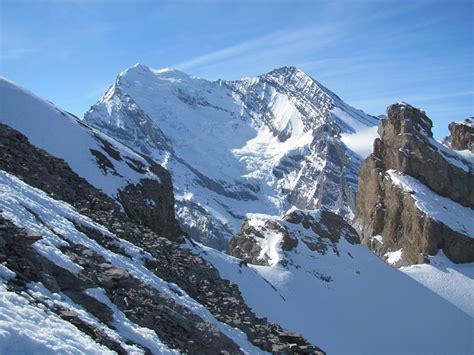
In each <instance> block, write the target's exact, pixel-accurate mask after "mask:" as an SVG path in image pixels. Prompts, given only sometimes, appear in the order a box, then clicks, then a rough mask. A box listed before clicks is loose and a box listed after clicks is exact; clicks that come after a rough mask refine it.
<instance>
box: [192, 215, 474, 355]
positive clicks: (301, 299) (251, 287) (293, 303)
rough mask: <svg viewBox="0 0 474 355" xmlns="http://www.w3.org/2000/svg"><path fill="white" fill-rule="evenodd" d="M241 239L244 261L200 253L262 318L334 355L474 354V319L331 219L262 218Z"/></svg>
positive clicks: (249, 222) (209, 251) (207, 250)
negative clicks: (283, 327) (239, 291)
mask: <svg viewBox="0 0 474 355" xmlns="http://www.w3.org/2000/svg"><path fill="white" fill-rule="evenodd" d="M234 238H236V239H238V241H237V242H236V243H233V240H231V242H230V243H231V252H232V246H234V247H235V248H236V249H234V254H236V255H238V256H239V259H237V258H234V257H232V256H229V255H226V254H224V253H221V252H218V251H216V250H214V249H211V248H208V247H205V246H202V245H199V246H194V247H193V250H194V251H195V252H200V253H201V255H202V256H203V257H204V258H206V259H207V260H208V261H210V262H211V263H213V265H215V266H216V267H217V268H218V269H219V271H220V273H221V275H222V276H223V277H224V278H227V279H229V280H231V281H233V282H235V283H236V284H238V285H239V288H240V289H241V290H242V293H243V296H244V298H245V300H246V302H247V303H248V304H249V305H250V306H251V307H252V308H253V309H254V311H255V312H256V313H257V314H259V315H261V316H266V317H268V318H269V319H270V320H272V321H274V322H278V323H280V324H283V325H285V326H286V327H291V328H292V329H295V330H297V331H299V332H301V333H302V334H303V335H304V336H305V337H306V338H307V339H309V340H310V341H312V342H317V343H318V344H321V347H322V348H324V349H325V350H326V351H327V352H328V353H329V354H331V353H334V354H381V353H384V354H448V353H449V354H451V353H456V354H470V353H472V351H473V349H474V343H473V339H472V332H473V318H472V317H471V316H469V315H468V314H466V313H464V312H463V311H462V310H460V309H458V308H456V307H454V306H453V305H452V304H450V303H448V302H447V301H446V300H444V299H443V298H441V297H439V296H438V295H436V294H434V293H432V292H431V291H430V290H428V289H427V288H425V287H424V286H422V285H420V284H419V283H418V282H416V281H414V280H412V279H411V278H409V277H407V276H406V275H404V274H403V273H401V272H400V271H398V270H397V269H394V268H392V267H391V266H389V265H387V264H384V263H382V262H381V261H380V259H379V258H377V256H375V255H374V254H373V253H371V251H370V250H368V249H367V248H366V247H364V246H363V245H360V244H358V243H359V241H358V238H357V233H356V232H355V230H354V229H352V227H350V226H349V225H348V224H346V223H344V221H342V219H341V218H340V217H338V216H336V215H334V214H332V213H331V212H329V211H325V210H322V211H299V210H292V211H290V213H289V214H287V215H286V216H283V217H276V216H267V215H262V214H258V215H252V216H249V217H248V218H247V220H246V222H245V223H244V225H243V227H242V230H241V232H240V233H239V234H238V235H237V236H236V237H234ZM239 248H240V249H239ZM240 258H241V259H243V260H244V262H242V261H241V259H240ZM245 261H248V263H246V262H245ZM256 261H257V262H256ZM251 263H252V264H251ZM256 264H259V265H256ZM460 276H462V275H460ZM413 277H414V278H416V276H413ZM458 279H459V280H461V279H462V277H459V278H458ZM467 285H468V284H466V286H467ZM438 293H439V294H442V291H440V292H438ZM451 295H452V297H456V293H455V292H451ZM442 296H443V297H444V295H442ZM451 300H452V299H451ZM466 300H467V299H466V298H465V299H464V302H466ZM458 305H459V303H458Z"/></svg>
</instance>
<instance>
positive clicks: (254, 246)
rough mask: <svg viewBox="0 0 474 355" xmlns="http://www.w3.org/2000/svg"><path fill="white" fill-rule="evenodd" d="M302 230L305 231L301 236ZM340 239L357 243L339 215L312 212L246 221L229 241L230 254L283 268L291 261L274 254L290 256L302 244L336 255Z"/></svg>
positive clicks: (354, 234) (351, 230)
mask: <svg viewBox="0 0 474 355" xmlns="http://www.w3.org/2000/svg"><path fill="white" fill-rule="evenodd" d="M301 230H305V231H307V232H306V233H305V234H304V235H302V234H301ZM341 238H344V239H345V240H346V241H347V242H349V243H350V244H359V243H360V241H359V237H358V234H357V232H356V231H355V230H354V228H352V227H351V226H350V225H349V224H348V223H347V222H345V221H344V219H343V218H342V217H341V216H339V215H337V214H334V213H333V212H331V211H328V210H320V211H317V212H313V213H305V212H303V211H300V210H294V211H292V212H290V213H288V214H287V215H286V216H284V217H283V218H282V219H278V218H268V219H262V218H254V217H250V218H247V219H246V220H245V222H244V223H243V224H242V228H241V230H240V233H238V234H236V235H235V236H234V237H233V238H232V239H231V241H230V248H229V254H230V255H232V256H235V257H237V258H239V259H241V260H243V261H244V262H247V263H250V264H254V265H265V266H271V265H275V264H276V263H280V264H281V265H283V266H285V265H287V264H288V263H289V262H290V261H289V260H290V259H291V258H288V259H287V258H282V257H280V256H277V255H276V254H281V255H285V254H287V253H290V252H292V251H293V250H294V249H295V248H296V247H297V246H298V244H299V243H302V244H303V245H305V246H306V247H307V248H308V249H309V250H310V251H311V252H315V253H319V254H322V255H324V254H326V252H327V251H328V249H331V250H332V251H333V252H334V254H335V255H339V253H340V252H339V249H338V243H339V241H340V239H341ZM273 241H275V243H273Z"/></svg>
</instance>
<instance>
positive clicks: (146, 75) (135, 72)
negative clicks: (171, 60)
mask: <svg viewBox="0 0 474 355" xmlns="http://www.w3.org/2000/svg"><path fill="white" fill-rule="evenodd" d="M190 78H191V76H190V75H188V74H186V73H184V72H181V71H179V70H176V69H173V68H160V69H153V68H150V67H148V66H146V65H143V64H140V63H137V64H135V65H133V66H131V67H129V68H127V69H125V70H124V71H123V72H121V73H120V74H119V75H118V78H117V83H119V84H120V83H123V81H125V82H127V81H132V82H134V81H139V82H146V81H148V80H156V79H161V80H167V81H172V82H175V81H185V80H189V79H190Z"/></svg>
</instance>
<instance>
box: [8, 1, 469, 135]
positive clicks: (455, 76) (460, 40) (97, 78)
mask: <svg viewBox="0 0 474 355" xmlns="http://www.w3.org/2000/svg"><path fill="white" fill-rule="evenodd" d="M0 28H1V37H0V43H1V54H0V75H2V76H4V77H7V78H8V79H10V80H13V81H15V82H17V83H19V84H21V85H23V86H25V87H26V88H28V89H30V90H31V91H33V92H35V93H37V94H38V95H40V96H42V97H44V98H47V99H48V100H50V101H52V102H54V103H55V104H57V105H58V106H60V107H63V108H64V109H66V110H68V111H71V112H73V113H75V114H76V115H78V116H82V115H83V113H84V112H85V111H86V110H87V109H88V108H89V107H90V106H91V105H92V104H93V103H95V101H96V100H97V99H98V98H100V96H101V95H102V93H103V92H104V91H105V90H106V88H107V87H108V86H109V85H110V84H111V83H112V82H113V81H114V79H115V77H116V75H117V74H118V73H119V72H120V71H122V70H123V69H125V68H127V67H129V66H131V65H133V64H135V63H138V62H139V63H142V64H145V65H148V66H150V67H153V68H161V67H174V68H177V69H180V70H183V71H185V72H187V73H189V74H193V75H197V76H201V77H204V78H208V79H217V78H223V79H237V78H240V77H242V76H253V75H258V74H262V73H265V72H268V71H270V70H272V69H274V68H277V67H280V66H284V65H294V66H297V67H299V68H300V69H302V70H303V71H305V72H306V73H308V74H309V75H311V76H312V77H314V78H315V79H316V80H318V81H320V82H321V83H322V84H324V85H325V86H327V87H328V88H329V89H331V90H332V91H334V92H335V93H336V94H338V95H339V96H341V97H342V98H343V99H344V100H345V101H346V102H348V103H349V104H352V105H353V106H355V107H357V108H360V109H363V110H364V111H366V112H367V113H370V114H373V115H378V114H381V113H384V112H385V108H386V106H387V105H389V104H390V103H392V102H394V101H399V100H404V101H407V102H409V103H411V104H413V105H415V106H418V107H422V108H423V109H425V111H426V112H427V114H428V116H430V117H431V118H432V119H433V121H434V123H435V136H437V137H438V138H440V137H442V136H443V135H445V134H446V133H447V124H448V123H449V122H451V121H453V120H461V119H463V118H465V117H468V116H473V115H474V74H473V71H474V65H473V62H474V54H473V52H474V2H473V1H472V0H449V1H431V0H416V1H412V0H398V1H385V0H372V1H362V0H353V1H350V0H344V1H342V0H341V1H320V0H313V1H310V0H306V1H298V0H292V1H290V0H285V1H283V0H274V1H263V0H260V1H259V0H253V1H250V0H242V1H225V0H222V1H217V0H196V1H191V0H188V1H145V0H138V1H131V0H130V1H111V0H108V1H105V0H102V1H98V0H95V1H88V0H80V1H79V0H78V1H72V0H71V1H60V0H51V1H46V0H43V1H24V0H23V1H21V0H16V1H8V0H0Z"/></svg>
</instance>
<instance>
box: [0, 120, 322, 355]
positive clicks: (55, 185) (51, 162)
mask: <svg viewBox="0 0 474 355" xmlns="http://www.w3.org/2000/svg"><path fill="white" fill-rule="evenodd" d="M0 156H1V159H0V169H3V170H5V171H7V172H9V173H11V174H13V175H15V176H17V177H18V178H20V179H22V180H23V181H25V182H26V183H28V184H29V185H31V186H34V187H36V188H39V189H41V190H43V191H44V192H45V193H47V194H49V195H50V196H51V197H53V198H55V199H58V200H63V201H65V202H68V203H69V204H71V205H72V206H73V207H75V208H76V210H77V211H78V212H80V213H81V214H83V215H85V216H88V217H89V218H91V219H92V220H93V221H95V222H97V223H98V224H100V225H103V226H105V227H106V228H107V229H109V230H110V231H111V232H113V233H114V234H115V235H116V236H117V237H119V238H122V239H125V240H128V241H130V242H132V243H133V244H135V245H137V246H139V247H141V248H142V249H144V250H145V251H147V252H148V253H150V254H151V256H152V257H153V258H154V259H155V260H149V261H148V262H146V264H145V265H146V267H147V268H148V269H149V270H150V271H152V272H153V273H154V274H156V275H157V276H158V277H160V278H161V279H163V280H165V281H168V282H171V283H174V284H176V285H178V286H179V288H180V289H181V290H184V292H186V293H187V294H188V295H189V296H191V297H192V298H194V299H195V300H197V301H198V302H199V303H201V304H202V305H204V306H205V307H206V308H207V309H208V310H209V311H210V312H211V313H212V314H213V315H214V317H215V318H216V319H217V320H219V321H221V322H224V323H227V324H229V325H231V326H232V327H235V328H238V329H240V330H242V331H243V332H244V333H245V334H246V335H247V337H248V339H249V340H250V342H252V343H253V344H254V345H255V346H257V347H259V348H260V349H262V350H265V351H271V352H280V353H291V352H296V353H316V354H323V352H322V351H320V350H319V349H318V348H317V347H315V346H313V345H311V344H309V343H308V342H307V341H306V340H305V339H304V338H303V337H302V336H301V335H298V334H294V333H291V332H288V331H286V330H284V329H283V328H281V327H280V326H279V325H276V324H271V323H269V322H268V321H267V320H266V319H265V318H258V317H256V315H255V314H254V313H253V312H252V311H251V309H250V308H249V307H248V306H247V305H246V303H245V301H244V300H243V298H242V295H241V293H240V291H239V289H238V287H237V285H235V284H233V283H231V282H230V281H227V280H223V279H221V277H220V275H219V272H218V271H217V269H215V268H214V267H213V266H212V265H211V264H210V263H208V262H206V261H205V260H204V259H203V258H201V257H200V256H198V255H195V254H193V253H191V252H190V251H189V250H187V249H183V248H181V247H180V245H179V244H178V243H176V242H173V240H178V239H179V237H180V235H179V229H178V228H176V225H175V221H174V219H173V218H172V217H171V213H168V214H165V216H161V217H160V216H158V217H159V218H162V219H161V221H162V223H163V224H164V225H157V226H156V228H159V229H158V231H153V230H152V229H151V228H152V227H153V226H148V225H146V224H145V223H143V222H142V221H143V220H144V219H145V220H146V218H150V221H153V216H152V215H139V213H142V214H143V213H145V212H142V211H135V214H134V209H135V208H137V207H136V206H138V205H139V204H140V201H146V200H149V201H153V202H148V203H150V205H153V203H158V202H159V201H163V196H161V197H160V196H159V194H160V190H158V191H156V190H155V189H156V188H157V186H156V185H154V184H152V186H146V184H148V183H149V181H147V180H144V181H143V180H142V181H141V185H140V186H130V187H128V189H129V191H128V197H126V198H130V201H128V202H124V197H123V196H120V197H121V199H122V202H123V203H124V210H125V213H124V212H122V211H121V210H120V209H119V207H118V206H117V204H116V202H115V201H114V200H113V199H111V198H110V197H109V196H107V195H106V194H104V193H102V192H100V191H98V190H97V189H95V188H94V187H92V186H91V185H90V184H89V183H88V182H87V181H86V180H85V179H83V178H81V177H79V176H77V174H75V173H74V172H73V171H72V170H71V169H70V167H69V166H68V165H67V164H66V163H65V162H64V161H63V160H61V159H58V158H55V157H53V156H51V155H49V154H48V153H46V152H45V151H43V150H41V149H38V148H36V147H34V146H32V145H31V144H30V143H29V141H28V139H27V138H26V137H25V136H23V135H22V134H21V133H19V132H17V131H15V130H13V129H11V128H9V127H8V126H5V125H0ZM161 183H163V180H162V182H161ZM150 189H151V190H150ZM150 191H151V192H150ZM168 192H169V193H170V194H171V193H172V190H170V191H164V192H163V193H168ZM126 193H127V191H126ZM148 193H150V195H148ZM135 194H137V196H134V195H135ZM154 194H156V195H154ZM133 199H136V201H135V200H133ZM158 200H159V201H158ZM167 201H168V202H169V203H170V201H172V197H170V198H169V199H168V200H167ZM127 204H128V205H127ZM170 224H171V225H170ZM76 227H77V228H78V229H79V230H80V231H81V232H83V233H85V234H86V235H87V236H88V237H89V238H91V239H93V240H95V241H96V242H97V243H99V244H100V245H101V246H103V247H105V248H107V249H109V250H112V251H114V252H116V253H121V254H125V255H126V252H125V251H124V250H123V249H122V248H121V247H120V245H119V243H116V242H115V240H114V239H113V238H110V237H108V236H107V237H106V236H104V235H102V233H101V232H100V231H98V230H92V229H89V228H87V227H85V226H76ZM0 229H1V228H0ZM164 231H168V232H169V233H171V234H170V235H166V232H164ZM162 234H163V236H166V237H167V238H164V237H162V236H161V235H162ZM39 237H40V236H35V235H31V236H29V237H28V238H30V239H26V240H25V243H26V245H28V244H31V242H34V241H35V240H38V239H37V238H39ZM3 239H4V238H3ZM3 239H1V238H0V254H1V255H4V257H3V259H2V260H5V261H6V262H7V264H8V267H9V268H10V269H12V270H13V271H15V272H17V274H18V275H24V278H23V279H24V281H25V282H29V281H34V280H37V281H40V282H42V283H43V284H44V285H45V286H46V287H47V288H48V289H50V290H51V291H52V292H55V291H57V290H60V291H64V292H66V291H68V292H69V293H68V295H69V296H70V297H71V298H72V299H73V300H74V301H75V302H77V303H79V304H81V305H83V306H84V307H85V308H86V309H87V310H88V311H89V312H91V314H96V315H97V317H98V318H99V319H101V320H102V321H103V322H105V323H107V321H108V320H109V319H110V313H109V312H108V311H107V309H105V308H103V307H101V306H98V305H97V304H96V303H95V302H93V301H91V300H90V299H88V298H87V296H84V294H83V292H82V291H83V290H85V289H87V288H94V287H96V286H98V287H102V288H104V289H105V290H106V294H107V296H108V297H109V298H110V299H111V300H112V301H113V303H114V304H115V305H116V306H117V307H118V308H119V309H120V310H122V311H123V313H124V314H125V315H126V316H127V317H128V318H129V319H130V320H131V321H132V322H136V323H137V324H140V325H141V326H143V327H147V328H150V329H152V330H154V331H155V332H156V333H157V334H158V336H159V337H160V339H162V340H163V342H165V343H166V344H167V345H169V346H170V347H172V348H176V349H180V350H181V351H184V352H188V353H197V352H202V351H203V349H208V351H209V353H219V352H221V351H227V352H229V353H236V352H239V349H238V347H236V344H234V343H233V342H232V341H231V340H230V339H229V338H227V337H226V336H224V335H223V334H222V333H221V332H220V331H219V330H218V329H216V328H215V327H214V326H213V325H211V324H210V323H208V322H206V321H204V320H203V319H201V318H199V317H198V316H196V315H195V314H194V313H190V312H189V310H187V309H185V308H182V307H181V306H179V305H178V304H176V302H173V300H172V299H171V298H169V297H166V296H165V295H163V294H161V293H159V292H157V291H156V290H154V289H152V288H151V287H150V286H149V285H147V284H146V282H144V281H143V280H137V279H135V278H133V277H132V276H130V274H129V273H128V272H127V270H124V269H120V268H117V267H115V266H113V265H111V264H108V263H107V262H106V261H105V260H104V259H102V258H101V257H100V255H97V254H95V253H94V252H93V251H92V250H89V249H87V248H85V247H84V246H81V245H74V244H71V243H70V247H68V248H65V249H64V250H63V252H64V253H65V254H67V255H68V256H69V257H70V258H71V260H74V261H75V262H76V263H78V264H80V265H81V266H83V267H84V271H83V272H81V273H80V274H78V275H73V276H74V277H73V276H71V277H69V276H70V275H69V274H68V273H67V272H63V270H62V269H61V270H59V271H58V272H53V271H51V272H50V271H49V270H48V268H49V267H50V268H52V269H55V268H58V267H57V266H56V265H54V264H47V263H45V264H44V267H43V264H42V261H41V262H39V261H38V260H39V259H38V258H39V257H40V256H39V255H38V254H37V253H35V252H34V251H33V250H32V249H31V248H29V247H28V246H22V248H23V249H21V250H17V249H15V250H16V251H12V252H7V253H5V252H4V250H5V248H2V247H1V246H2V243H3V245H5V243H4V242H3ZM22 240H23V239H22ZM28 240H31V242H30V241H28ZM170 240H171V241H170ZM26 241H28V242H26ZM15 248H17V247H16V246H15ZM28 248H29V249H28ZM20 264H21V265H27V266H26V267H23V266H21V265H20ZM36 265H39V266H38V267H37V268H35V267H36ZM22 270H23V271H22ZM24 270H28V272H29V273H25V272H24ZM63 283H64V284H63ZM177 292H180V291H177ZM92 303H94V304H92ZM95 308H100V309H95ZM94 312H95V313H94ZM66 316H67V312H66ZM66 316H65V317H66ZM66 318H67V317H66ZM73 318H74V319H76V318H75V317H73ZM84 327H85V326H84ZM145 350H146V349H145ZM117 352H119V353H120V351H117Z"/></svg>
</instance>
